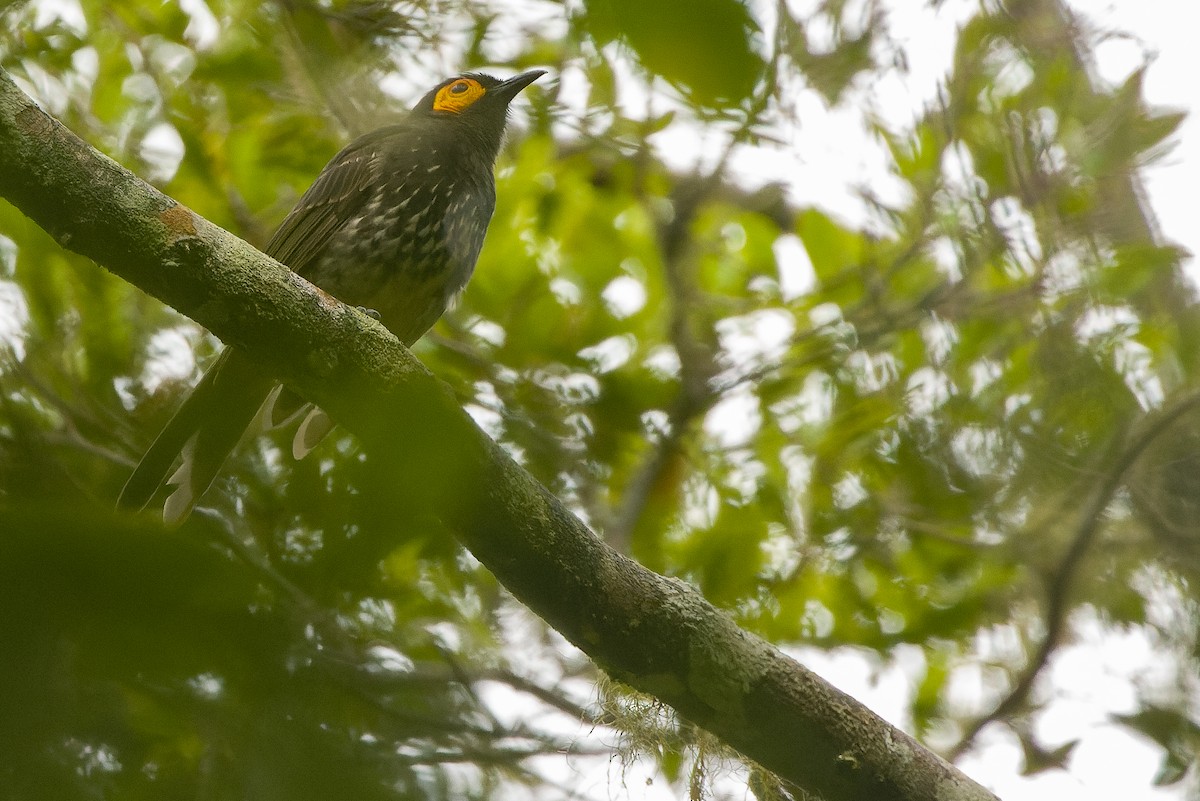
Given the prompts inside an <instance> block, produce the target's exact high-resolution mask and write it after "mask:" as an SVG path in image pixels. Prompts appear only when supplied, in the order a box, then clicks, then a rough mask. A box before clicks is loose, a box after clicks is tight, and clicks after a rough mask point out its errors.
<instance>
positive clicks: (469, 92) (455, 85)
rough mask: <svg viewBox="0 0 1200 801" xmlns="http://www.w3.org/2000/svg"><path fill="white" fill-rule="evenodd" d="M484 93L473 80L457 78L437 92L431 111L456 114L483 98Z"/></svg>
mask: <svg viewBox="0 0 1200 801" xmlns="http://www.w3.org/2000/svg"><path fill="white" fill-rule="evenodd" d="M486 91H487V90H486V89H484V88H483V86H481V85H480V83H479V81H477V80H475V79H474V78H459V79H458V80H456V81H451V82H450V83H449V84H447V85H446V86H443V87H442V88H441V89H439V90H438V93H437V96H436V97H434V99H433V110H434V111H448V112H450V113H451V114H458V113H460V112H462V111H463V110H464V109H466V108H467V107H468V106H470V105H471V104H472V103H474V102H475V101H476V100H478V99H479V98H481V97H483V95H484V93H485V92H486Z"/></svg>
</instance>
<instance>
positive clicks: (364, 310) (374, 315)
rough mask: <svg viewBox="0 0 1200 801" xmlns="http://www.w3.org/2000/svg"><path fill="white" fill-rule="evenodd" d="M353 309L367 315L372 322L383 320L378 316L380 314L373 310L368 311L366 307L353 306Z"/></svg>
mask: <svg viewBox="0 0 1200 801" xmlns="http://www.w3.org/2000/svg"><path fill="white" fill-rule="evenodd" d="M354 308H356V309H358V310H359V311H360V312H362V313H363V314H365V315H367V316H368V317H370V318H371V319H372V320H374V321H376V322H379V321H380V320H382V319H383V316H382V315H380V313H379V312H377V311H375V310H374V309H368V308H367V307H366V306H355V307H354Z"/></svg>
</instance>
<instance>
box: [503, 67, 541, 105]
mask: <svg viewBox="0 0 1200 801" xmlns="http://www.w3.org/2000/svg"><path fill="white" fill-rule="evenodd" d="M545 74H546V71H545V70H530V71H529V72H522V73H521V74H520V75H516V76H513V77H512V78H509V79H508V80H507V81H501V82H500V83H499V84H497V85H496V86H495V87H493V88H492V91H491V92H490V93H489V94H491V95H493V96H495V97H498V98H500V99H501V100H504V101H505V102H507V101H509V100H512V99H513V98H514V97H516V96H517V93H518V92H520V91H521V90H522V89H524V88H525V87H526V86H529V84H531V83H533V82H534V81H536V80H537V79H538V78H540V77H542V76H543V75H545Z"/></svg>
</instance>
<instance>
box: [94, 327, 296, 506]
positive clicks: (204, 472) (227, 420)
mask: <svg viewBox="0 0 1200 801" xmlns="http://www.w3.org/2000/svg"><path fill="white" fill-rule="evenodd" d="M273 386H276V384H275V381H273V380H272V379H271V378H270V377H269V376H267V375H265V374H264V373H263V371H262V368H261V367H259V366H258V365H257V364H255V363H254V362H252V361H251V360H250V359H249V357H247V356H244V355H242V354H241V353H240V352H238V351H236V350H234V349H233V348H226V349H225V352H224V353H222V354H221V355H220V357H219V358H218V359H217V361H216V363H215V364H213V366H212V367H211V368H209V370H208V372H206V373H205V374H204V377H203V378H201V379H200V383H199V384H197V385H196V388H195V389H194V390H192V393H191V394H190V395H188V397H187V399H186V400H185V401H184V402H183V405H182V406H181V407H180V408H179V411H177V412H176V413H175V416H174V417H172V418H171V420H170V422H168V423H167V425H166V427H165V428H164V429H163V430H162V433H160V434H159V435H158V438H157V439H156V440H154V444H153V445H151V446H150V450H148V451H146V455H145V456H143V457H142V461H141V462H140V463H139V464H138V466H137V468H136V469H135V470H134V471H133V475H131V476H130V477H129V480H128V481H127V482H125V488H124V489H122V490H121V496H120V498H119V499H118V500H117V506H118V507H121V508H126V509H144V508H145V507H146V505H147V504H148V503H149V502H150V500H151V499H152V498H153V497H154V495H155V494H156V493H157V492H158V488H159V487H160V486H162V484H163V482H164V480H165V481H166V482H167V484H168V485H170V486H172V487H174V490H173V491H172V493H171V495H170V497H168V498H167V501H166V504H165V505H164V506H163V519H164V520H165V521H166V523H167V524H168V525H176V524H178V523H182V522H183V521H184V520H185V519H186V518H187V516H188V515H189V514H191V511H192V508H193V507H195V505H196V502H197V501H198V500H199V499H200V496H201V495H203V494H204V493H205V491H207V490H208V488H209V486H211V485H212V483H213V480H214V479H215V478H216V477H217V473H218V472H219V471H220V469H221V465H223V464H224V463H225V459H226V458H227V457H228V456H229V454H230V452H231V451H233V449H234V447H236V446H237V444H238V441H239V440H240V439H241V438H242V435H243V434H244V433H245V432H246V430H247V429H248V428H250V427H251V424H252V423H253V422H254V421H255V417H256V416H257V414H258V412H259V410H260V409H261V408H264V401H265V400H267V399H268V396H271V395H272V394H273V393H272V387H273ZM271 405H272V404H266V410H267V411H266V413H268V414H270V407H271ZM177 460H178V461H179V462H180V464H179V467H178V468H175V470H174V472H172V468H173V467H174V466H175V463H176V461H177ZM168 474H170V477H169V478H168V477H167V476H168Z"/></svg>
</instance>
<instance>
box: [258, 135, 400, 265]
mask: <svg viewBox="0 0 1200 801" xmlns="http://www.w3.org/2000/svg"><path fill="white" fill-rule="evenodd" d="M403 128H404V125H403V124H401V125H392V126H389V127H387V128H382V129H380V130H378V131H374V132H372V133H369V134H367V135H365V136H361V137H359V138H358V139H356V140H354V141H353V142H351V143H350V144H349V145H347V146H346V147H345V148H344V149H343V150H342V151H341V152H340V153H338V154H337V155H336V156H334V157H333V159H332V160H331V161H330V162H329V164H328V165H326V167H325V169H324V170H322V171H321V173H320V175H318V176H317V179H316V180H315V181H314V182H313V184H312V186H310V187H309V188H308V191H307V192H305V193H304V195H303V196H302V197H301V198H300V200H299V202H298V203H296V207H295V208H293V209H292V210H291V212H290V213H289V214H288V216H287V217H285V218H284V220H283V222H282V223H280V224H279V228H278V229H277V230H276V231H275V234H274V236H272V237H271V241H270V242H268V243H267V247H266V248H265V249H264V252H265V253H266V254H267V255H268V256H272V257H273V258H275V259H277V260H279V261H280V262H282V263H284V264H286V265H287V266H288V267H291V268H292V269H293V270H295V271H296V272H298V273H300V274H301V275H303V274H304V273H305V272H306V271H307V269H308V267H309V266H310V265H311V264H312V263H313V262H314V261H315V260H316V258H317V257H318V256H320V254H321V251H322V250H324V248H325V245H326V243H327V242H328V241H329V238H330V236H332V235H333V233H334V232H335V231H336V230H337V229H338V228H339V227H341V226H343V225H345V224H346V223H347V222H348V221H349V220H350V219H352V218H353V217H354V216H355V214H357V213H358V210H359V209H360V208H362V206H363V205H364V204H365V203H366V200H367V197H368V188H369V186H370V184H371V182H372V180H373V179H374V180H377V179H378V176H375V175H374V173H373V170H372V162H373V161H374V159H375V157H376V153H377V151H378V147H379V145H380V144H381V143H382V141H383V140H384V139H386V138H387V137H389V136H392V135H394V134H395V133H398V132H399V131H400V130H402V129H403Z"/></svg>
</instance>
